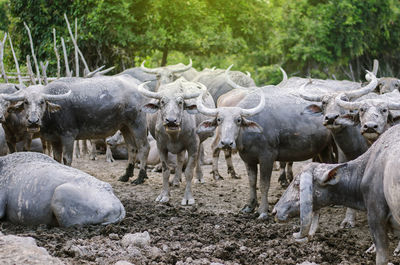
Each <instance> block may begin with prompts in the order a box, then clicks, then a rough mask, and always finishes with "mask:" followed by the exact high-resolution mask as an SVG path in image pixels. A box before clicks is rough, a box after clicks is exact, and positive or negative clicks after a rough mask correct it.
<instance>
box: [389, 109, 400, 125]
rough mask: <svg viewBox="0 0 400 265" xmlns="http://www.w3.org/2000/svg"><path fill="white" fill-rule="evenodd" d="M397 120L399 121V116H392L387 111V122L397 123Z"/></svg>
mask: <svg viewBox="0 0 400 265" xmlns="http://www.w3.org/2000/svg"><path fill="white" fill-rule="evenodd" d="M399 121H400V116H393V115H392V113H391V112H390V111H389V115H388V123H389V124H390V125H392V126H393V125H396V124H398V123H399Z"/></svg>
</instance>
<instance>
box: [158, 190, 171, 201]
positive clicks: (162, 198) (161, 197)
mask: <svg viewBox="0 0 400 265" xmlns="http://www.w3.org/2000/svg"><path fill="white" fill-rule="evenodd" d="M168 201H169V196H168V194H164V192H162V193H161V194H160V195H158V197H157V198H156V202H161V203H164V202H168Z"/></svg>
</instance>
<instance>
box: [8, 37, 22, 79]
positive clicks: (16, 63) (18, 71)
mask: <svg viewBox="0 0 400 265" xmlns="http://www.w3.org/2000/svg"><path fill="white" fill-rule="evenodd" d="M8 40H9V41H10V46H11V51H12V54H13V57H14V62H15V68H16V69H17V76H18V82H19V84H20V85H22V84H23V83H22V77H21V72H20V70H19V63H18V59H17V56H16V55H15V51H14V46H13V44H12V40H11V35H10V34H9V35H8Z"/></svg>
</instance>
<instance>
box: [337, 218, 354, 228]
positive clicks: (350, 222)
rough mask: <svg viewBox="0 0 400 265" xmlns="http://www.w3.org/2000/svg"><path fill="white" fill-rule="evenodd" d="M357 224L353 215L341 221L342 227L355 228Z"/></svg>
mask: <svg viewBox="0 0 400 265" xmlns="http://www.w3.org/2000/svg"><path fill="white" fill-rule="evenodd" d="M355 226H356V222H355V220H354V216H353V217H350V216H349V217H348V216H346V218H344V219H343V221H342V222H341V223H340V228H354V227H355Z"/></svg>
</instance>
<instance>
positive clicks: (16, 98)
mask: <svg viewBox="0 0 400 265" xmlns="http://www.w3.org/2000/svg"><path fill="white" fill-rule="evenodd" d="M16 94H19V95H16ZM0 95H1V97H2V98H4V99H5V100H8V101H11V102H17V101H21V100H24V99H25V95H24V94H21V93H20V92H19V91H17V92H15V93H13V94H0Z"/></svg>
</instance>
